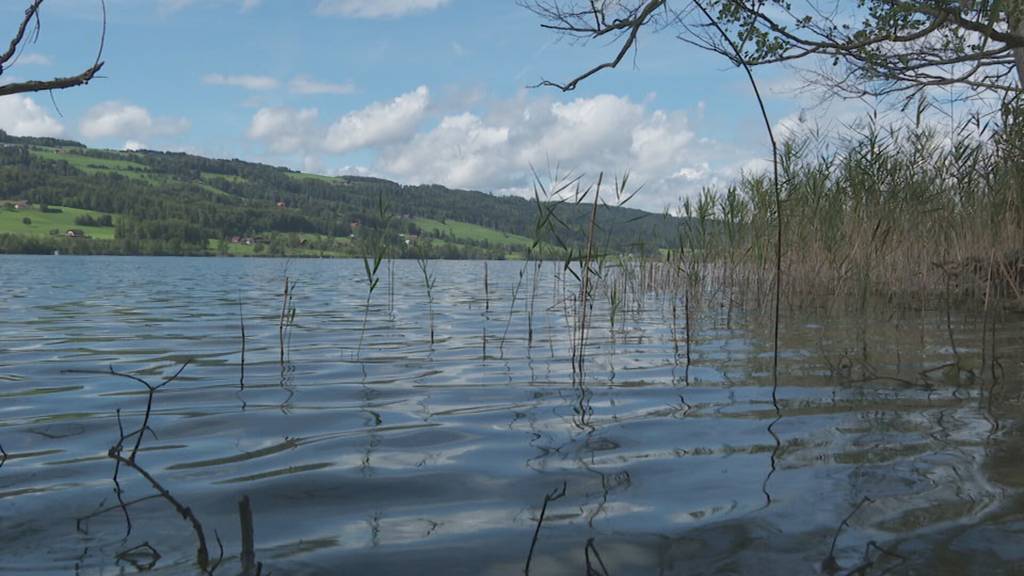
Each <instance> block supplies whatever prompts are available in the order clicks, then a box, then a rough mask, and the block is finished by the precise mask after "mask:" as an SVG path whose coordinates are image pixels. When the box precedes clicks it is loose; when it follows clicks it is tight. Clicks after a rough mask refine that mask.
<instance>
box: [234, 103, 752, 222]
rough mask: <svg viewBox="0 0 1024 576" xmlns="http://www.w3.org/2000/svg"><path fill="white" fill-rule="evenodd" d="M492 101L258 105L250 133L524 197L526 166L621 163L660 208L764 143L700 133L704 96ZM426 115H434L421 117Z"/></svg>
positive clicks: (392, 172)
mask: <svg viewBox="0 0 1024 576" xmlns="http://www.w3.org/2000/svg"><path fill="white" fill-rule="evenodd" d="M489 102H490V105H489V106H488V107H487V109H486V111H477V112H475V113H471V112H466V111H465V110H466V108H465V107H462V108H461V109H460V108H456V109H455V110H454V111H452V112H450V113H443V112H440V111H439V108H438V107H436V106H432V105H431V99H430V92H429V90H428V89H427V88H426V87H425V86H421V87H419V88H417V89H416V90H415V91H412V92H409V93H406V94H403V95H401V96H398V97H396V98H394V99H392V100H390V101H380V102H375V103H373V104H370V105H369V106H366V107H365V108H363V109H361V110H356V111H353V112H350V113H349V114H346V115H345V116H343V117H342V118H340V119H338V120H336V121H335V122H333V123H332V124H330V125H324V124H321V123H320V120H319V114H318V111H317V110H316V109H315V108H308V109H304V110H300V109H295V108H262V109H260V110H259V111H258V112H257V113H256V114H255V115H254V116H253V119H252V123H251V125H250V128H249V132H248V136H249V137H250V138H252V139H254V140H259V141H262V142H264V143H265V144H266V145H267V146H268V148H269V149H270V150H271V151H272V152H274V153H277V154H290V155H297V156H292V158H296V157H298V158H300V162H302V163H304V167H305V168H306V169H307V170H315V171H318V172H323V173H328V174H336V173H346V171H349V172H350V171H351V170H353V168H347V169H345V170H341V171H340V172H339V171H338V170H337V169H335V168H334V167H332V166H331V164H332V162H331V161H330V160H331V158H330V157H331V156H332V155H334V156H339V155H340V156H344V155H347V154H349V153H351V152H354V151H360V153H362V154H368V155H369V156H368V159H369V165H368V166H363V167H361V168H360V170H361V173H364V172H365V173H372V174H374V175H376V176H381V177H385V178H391V179H394V180H397V181H399V182H402V183H406V184H430V183H437V184H443V185H446V186H451V187H456V188H467V189H479V190H488V191H501V192H504V193H521V194H528V193H529V190H530V183H531V178H532V170H533V169H537V170H538V171H539V172H542V173H544V172H546V171H548V170H552V171H553V169H554V167H558V168H559V169H560V171H561V172H562V175H563V176H564V174H565V173H566V172H571V173H572V174H577V175H586V176H587V177H588V181H592V180H593V179H596V176H597V174H598V173H599V172H602V171H603V172H604V173H605V181H606V182H608V181H610V180H611V179H612V178H614V177H616V176H621V175H622V174H624V173H626V172H627V171H628V172H629V173H630V182H631V183H632V185H640V184H642V185H643V187H644V188H643V191H642V192H641V193H640V194H638V195H637V196H636V198H635V199H634V200H633V201H631V205H632V206H634V207H638V208H646V209H650V210H657V211H660V210H662V209H664V208H665V207H667V206H675V205H676V204H677V202H678V200H679V198H680V197H683V196H688V195H693V194H695V193H697V192H699V191H700V190H701V188H702V187H704V186H708V185H716V184H719V183H721V182H725V181H728V180H730V179H731V178H733V177H735V176H737V175H738V174H739V171H740V170H741V169H742V168H752V167H753V165H749V166H748V165H746V164H744V163H745V162H747V161H748V160H750V159H751V158H753V157H756V156H757V155H758V154H759V153H760V152H763V151H760V150H758V149H757V148H756V146H757V144H756V143H755V144H751V146H753V147H755V148H754V151H753V152H752V151H751V150H750V149H747V148H745V147H744V144H742V143H741V144H738V145H737V144H727V143H724V142H720V141H717V140H714V139H711V138H707V137H704V138H701V137H699V136H698V133H697V132H698V130H697V129H696V128H695V127H694V125H693V122H692V120H691V117H698V118H699V116H700V115H701V114H703V113H704V109H705V105H703V104H699V105H697V106H695V107H694V109H693V110H691V111H683V110H670V109H659V108H657V107H656V106H655V103H654V100H653V99H651V98H645V99H644V100H643V101H635V100H632V99H630V98H626V97H620V96H614V95H610V94H601V95H597V96H593V97H590V98H577V99H574V100H569V101H564V102H558V101H554V100H552V99H551V98H550V97H541V98H537V97H535V96H532V95H531V94H530V93H526V92H524V93H521V94H520V95H518V96H517V97H516V98H513V99H510V100H491V101H489ZM479 107H480V105H479V103H478V104H477V105H475V106H474V108H477V109H479ZM444 109H449V108H448V107H445V108H444ZM432 114H435V115H437V116H435V119H436V123H431V124H428V117H429V116H430V115H432ZM438 116H439V117H438ZM425 125H426V126H427V127H426V128H424V126H425ZM362 161H366V159H365V158H364V159H362ZM609 189H610V187H609ZM606 198H608V199H609V201H611V198H610V196H608V197H606Z"/></svg>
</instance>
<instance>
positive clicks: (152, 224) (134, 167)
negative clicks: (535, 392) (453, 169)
mask: <svg viewBox="0 0 1024 576" xmlns="http://www.w3.org/2000/svg"><path fill="white" fill-rule="evenodd" d="M382 204H383V206H382ZM552 206H554V208H553V214H554V217H553V218H550V219H549V220H548V221H549V222H555V223H557V226H556V230H557V238H556V237H554V236H552V235H551V232H550V231H548V232H545V233H544V236H543V238H542V240H543V241H544V242H545V245H546V246H549V247H551V246H558V245H559V244H560V243H564V244H565V245H567V246H580V245H582V244H583V243H584V242H585V236H586V230H587V226H586V223H587V222H588V221H589V218H590V214H591V206H590V205H589V204H588V205H582V204H580V205H576V204H573V203H571V202H563V203H561V204H558V205H552V204H547V205H545V206H543V207H542V206H538V204H537V202H535V201H534V200H528V199H525V198H519V197H510V196H494V195H490V194H486V193H483V192H476V191H469V190H452V189H449V188H445V187H443V186H436V185H435V186H403V185H400V184H397V183H395V182H391V181H388V180H382V179H378V178H365V177H356V176H340V177H325V176H318V175H312V174H304V173H300V172H295V171H292V170H289V169H286V168H280V167H272V166H267V165H264V164H256V163H252V162H244V161H241V160H218V159H210V158H204V157H200V156H194V155H190V154H184V153H172V152H153V151H113V150H98V149H90V148H87V147H85V146H83V145H82V144H79V143H77V142H72V141H67V140H58V139H52V138H18V137H13V136H9V135H7V134H5V133H3V132H2V131H0V234H2V237H0V251H6V252H19V251H20V252H25V251H29V252H33V251H50V248H51V247H52V246H56V244H57V243H60V244H61V245H62V246H65V247H67V244H68V243H67V242H66V238H60V239H59V240H60V242H58V239H57V238H55V236H61V237H64V236H67V235H68V234H69V232H68V231H67V230H65V229H63V228H60V227H55V228H50V229H48V230H46V231H45V232H46V234H45V235H44V234H42V233H41V231H40V230H38V226H35V227H33V226H31V225H29V224H25V225H24V226H25V227H20V226H19V225H18V223H19V222H21V221H27V220H31V216H32V214H31V211H32V210H38V211H39V214H38V215H37V220H39V219H40V218H43V219H44V220H45V219H46V218H47V217H44V216H43V214H46V213H54V212H59V211H63V209H64V208H65V207H66V208H68V209H76V211H75V212H74V213H75V214H79V213H80V214H84V215H85V216H81V215H80V216H77V217H76V218H77V220H76V222H77V223H78V224H81V225H83V226H85V228H83V230H85V232H86V235H87V236H88V237H90V238H92V239H93V240H94V241H95V242H94V244H93V247H92V249H89V248H85V246H86V244H87V243H85V242H77V243H75V244H73V245H72V248H74V251H82V252H88V251H102V252H114V253H161V254H164V253H205V252H207V251H209V250H212V249H214V248H216V249H217V250H219V251H221V252H230V253H245V250H244V249H242V248H240V247H233V246H229V245H230V244H240V245H251V246H253V248H252V251H253V252H254V253H259V252H266V253H283V252H289V253H295V254H303V255H315V254H317V252H318V251H319V253H321V254H340V255H345V254H349V255H355V254H357V253H358V252H359V251H360V246H359V242H358V241H357V240H358V238H359V237H360V236H364V237H365V236H367V235H368V234H369V233H370V232H371V231H381V230H386V231H387V232H386V235H387V236H388V237H389V241H390V242H392V243H393V244H394V245H395V246H396V247H398V248H399V249H401V250H402V251H404V252H408V251H412V250H413V249H415V250H417V251H418V252H417V253H421V254H428V255H430V256H441V257H503V256H505V255H509V254H512V253H517V252H518V253H522V252H525V250H526V248H527V247H528V246H529V245H530V244H531V241H532V240H533V239H534V238H535V237H537V235H538V227H537V223H538V218H539V215H540V214H542V213H543V212H544V211H545V210H546V209H548V208H551V207H552ZM382 208H383V211H382ZM83 211H84V212H83ZM12 212H18V214H17V215H12ZM22 213H24V214H26V215H25V216H21V214H22ZM104 215H111V217H109V218H106V219H105V222H106V223H108V224H111V226H110V227H111V230H109V231H108V233H106V234H104V233H102V231H97V233H94V234H90V233H89V231H90V230H94V229H93V228H90V226H91V225H92V224H94V222H91V221H90V220H89V217H92V218H94V219H96V220H97V221H98V219H99V218H102V217H103V216H104ZM45 221H49V220H45ZM54 221H55V222H56V220H54ZM597 223H598V226H597V228H598V230H597V238H596V243H597V245H598V246H600V247H602V248H603V249H606V250H610V251H618V252H627V251H628V252H638V251H642V250H654V249H657V248H661V247H670V246H672V245H674V243H675V242H676V240H677V238H678V225H679V220H677V219H675V218H672V217H668V216H664V215H659V214H651V213H647V212H642V211H639V210H633V209H629V208H620V207H611V206H601V207H599V209H598V217H597ZM104 238H106V241H105V243H104V242H101V240H103V239H104ZM263 245H266V247H267V248H266V250H263V249H261V247H262V246H263ZM289 248H291V249H294V250H289Z"/></svg>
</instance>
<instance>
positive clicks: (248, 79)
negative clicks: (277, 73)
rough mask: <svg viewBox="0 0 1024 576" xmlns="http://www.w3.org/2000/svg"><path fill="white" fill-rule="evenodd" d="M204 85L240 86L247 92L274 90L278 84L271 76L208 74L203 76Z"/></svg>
mask: <svg viewBox="0 0 1024 576" xmlns="http://www.w3.org/2000/svg"><path fill="white" fill-rule="evenodd" d="M203 84H212V85H215V86H238V87H240V88H245V89H246V90H273V89H274V88H277V85H278V82H277V79H276V78H272V77H270V76H253V75H248V74H240V75H225V74H207V75H206V76H203Z"/></svg>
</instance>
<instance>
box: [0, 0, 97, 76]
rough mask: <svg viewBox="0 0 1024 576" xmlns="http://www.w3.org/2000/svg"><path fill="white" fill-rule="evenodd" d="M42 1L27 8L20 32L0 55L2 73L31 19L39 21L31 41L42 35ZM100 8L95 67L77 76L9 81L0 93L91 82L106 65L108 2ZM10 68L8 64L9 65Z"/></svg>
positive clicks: (23, 36)
mask: <svg viewBox="0 0 1024 576" xmlns="http://www.w3.org/2000/svg"><path fill="white" fill-rule="evenodd" d="M42 3H43V0H32V3H31V4H30V5H29V7H28V9H26V10H25V16H24V18H23V19H22V21H21V24H20V25H19V26H18V31H17V33H15V35H14V37H13V38H12V39H11V42H10V45H9V46H8V48H7V51H6V52H4V53H3V54H0V75H2V74H3V73H4V70H5V65H7V64H8V62H10V61H11V59H12V58H14V56H15V54H16V53H17V52H18V49H19V46H22V47H23V46H24V42H25V41H26V37H25V32H26V29H27V28H28V26H29V24H30V23H31V22H32V20H35V22H36V28H35V33H34V34H33V35H32V37H31V38H29V39H28V41H29V42H33V41H35V37H37V36H38V34H39V7H40V6H41V5H42ZM100 7H101V8H102V13H103V28H102V31H101V32H100V41H99V48H98V50H97V53H96V59H95V60H94V61H93V64H92V66H90V67H88V68H86V69H85V70H84V71H82V72H81V73H80V74H76V75H74V76H64V77H56V78H53V79H50V80H27V81H24V82H11V83H9V84H2V85H0V96H8V95H10V94H21V93H26V92H45V91H52V90H64V89H66V88H73V87H75V86H82V85H84V84H88V83H89V82H90V81H92V79H93V78H95V77H96V74H97V73H98V72H99V71H100V70H101V69H102V68H103V64H104V62H103V61H102V57H103V48H104V46H105V44H106V39H107V5H106V0H100ZM7 67H8V68H9V67H10V66H9V65H8V66H7Z"/></svg>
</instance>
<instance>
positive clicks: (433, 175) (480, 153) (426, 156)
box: [381, 113, 511, 188]
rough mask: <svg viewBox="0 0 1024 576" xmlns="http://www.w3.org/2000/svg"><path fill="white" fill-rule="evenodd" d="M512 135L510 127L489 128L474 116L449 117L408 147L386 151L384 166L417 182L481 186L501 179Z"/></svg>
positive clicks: (387, 170) (458, 186) (383, 157)
mask: <svg viewBox="0 0 1024 576" xmlns="http://www.w3.org/2000/svg"><path fill="white" fill-rule="evenodd" d="M510 133H511V129H510V128H509V127H507V126H488V125H486V124H485V123H484V122H483V121H482V120H481V119H480V118H478V117H477V116H474V115H473V114H469V113H466V114H461V115H459V116H448V117H445V118H444V119H443V120H441V123H440V124H439V125H438V126H437V127H436V128H434V129H433V130H431V131H429V132H425V133H423V134H417V135H416V137H415V138H413V139H412V141H411V142H409V143H408V144H406V145H402V146H397V147H395V148H392V149H390V150H387V151H386V152H385V153H384V154H383V156H382V163H381V164H382V167H383V168H384V170H385V171H386V172H387V173H390V174H397V175H402V176H405V177H407V178H410V179H412V180H415V181H418V182H442V183H444V184H447V185H449V186H452V187H455V188H468V187H474V186H480V185H481V184H482V183H490V182H493V181H494V180H495V179H500V178H502V176H503V174H502V172H503V171H504V170H505V169H506V168H507V164H506V162H504V161H502V160H501V159H502V158H505V157H507V155H508V154H509V153H510V152H511V151H510V149H509V148H510V147H509V136H510Z"/></svg>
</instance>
